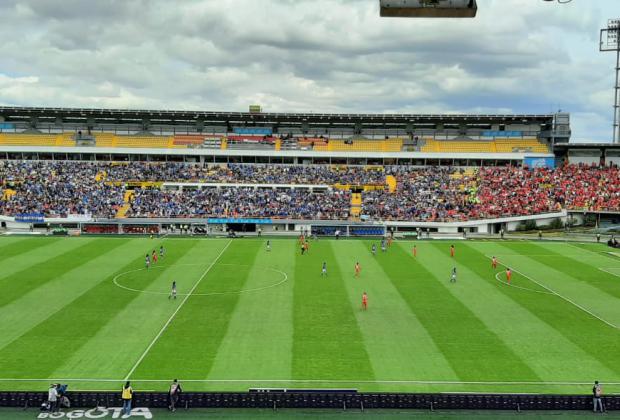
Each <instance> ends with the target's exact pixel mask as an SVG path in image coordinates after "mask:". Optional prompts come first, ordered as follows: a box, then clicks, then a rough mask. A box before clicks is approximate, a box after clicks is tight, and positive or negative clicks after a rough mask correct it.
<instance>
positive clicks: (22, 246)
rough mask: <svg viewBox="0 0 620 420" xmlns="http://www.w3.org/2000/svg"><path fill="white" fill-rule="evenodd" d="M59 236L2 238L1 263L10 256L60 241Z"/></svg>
mask: <svg viewBox="0 0 620 420" xmlns="http://www.w3.org/2000/svg"><path fill="white" fill-rule="evenodd" d="M60 240H61V238H59V237H56V238H54V237H52V238H50V237H36V236H35V237H23V236H22V237H10V236H9V237H5V238H1V239H0V263H1V262H2V261H4V260H6V259H8V258H11V257H14V256H17V255H21V254H23V253H25V252H31V251H34V250H35V249H37V248H40V247H43V246H47V245H50V244H54V243H58V242H59V241H60Z"/></svg>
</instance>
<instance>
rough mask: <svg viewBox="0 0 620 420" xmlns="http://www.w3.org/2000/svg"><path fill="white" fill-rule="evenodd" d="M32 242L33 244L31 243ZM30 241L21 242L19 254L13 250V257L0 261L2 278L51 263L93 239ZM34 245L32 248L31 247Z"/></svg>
mask: <svg viewBox="0 0 620 420" xmlns="http://www.w3.org/2000/svg"><path fill="white" fill-rule="evenodd" d="M30 240H32V243H31V242H30ZM30 240H27V241H24V242H19V243H18V244H16V247H18V248H19V252H18V253H15V254H13V252H15V250H14V249H12V250H11V252H10V253H11V254H12V255H11V256H10V257H8V258H5V259H0V278H4V277H8V276H10V275H12V274H15V273H17V272H19V271H21V270H24V269H26V268H27V267H30V266H31V265H32V264H33V263H40V262H43V261H51V260H53V259H54V258H56V257H57V256H58V255H61V254H63V253H65V252H66V251H67V250H70V249H76V248H78V247H80V246H82V245H84V244H86V243H88V242H90V241H92V240H93V239H92V238H71V239H69V238H65V239H64V240H63V239H59V238H46V239H43V238H31V239H30ZM30 245H32V246H30Z"/></svg>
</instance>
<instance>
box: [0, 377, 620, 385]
mask: <svg viewBox="0 0 620 420" xmlns="http://www.w3.org/2000/svg"><path fill="white" fill-rule="evenodd" d="M179 380H180V381H182V382H186V383H249V384H257V383H273V384H276V383H297V384H404V385H407V384H411V385H506V386H510V385H532V386H536V385H557V386H571V385H592V381H591V380H587V381H575V382H562V381H538V382H537V381H432V380H429V381H422V380H359V381H356V380H347V379H182V378H181V379H179ZM0 381H4V382H49V381H52V382H54V381H56V382H84V383H86V382H93V383H97V382H101V383H107V382H124V381H125V379H88V378H41V379H34V378H33V379H23V378H0ZM132 381H133V382H145V383H160V382H163V383H169V382H170V379H132ZM604 385H620V382H604Z"/></svg>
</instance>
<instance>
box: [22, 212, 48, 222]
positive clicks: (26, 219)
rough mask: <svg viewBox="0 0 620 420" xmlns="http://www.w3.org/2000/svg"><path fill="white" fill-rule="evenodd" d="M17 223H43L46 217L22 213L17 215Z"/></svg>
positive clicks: (39, 214) (41, 214) (40, 214)
mask: <svg viewBox="0 0 620 420" xmlns="http://www.w3.org/2000/svg"><path fill="white" fill-rule="evenodd" d="M15 221H16V222H19V223H43V222H44V221H45V215H44V214H43V213H21V214H16V215H15Z"/></svg>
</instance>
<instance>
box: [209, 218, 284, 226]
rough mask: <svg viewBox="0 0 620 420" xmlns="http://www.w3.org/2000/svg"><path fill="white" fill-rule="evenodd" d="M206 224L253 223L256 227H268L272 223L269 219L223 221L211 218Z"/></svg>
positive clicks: (225, 219) (231, 219)
mask: <svg viewBox="0 0 620 420" xmlns="http://www.w3.org/2000/svg"><path fill="white" fill-rule="evenodd" d="M207 223H212V224H218V225H223V224H225V223H246V224H248V223H254V224H257V225H270V224H272V223H273V222H272V221H271V219H235V218H223V219H214V218H211V219H209V220H208V221H207Z"/></svg>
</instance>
